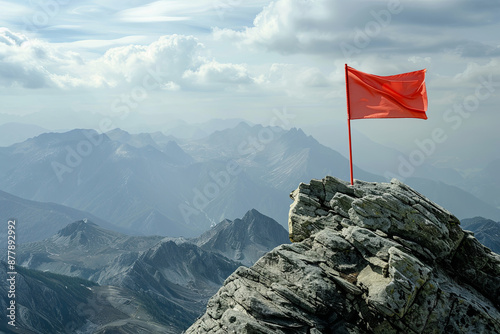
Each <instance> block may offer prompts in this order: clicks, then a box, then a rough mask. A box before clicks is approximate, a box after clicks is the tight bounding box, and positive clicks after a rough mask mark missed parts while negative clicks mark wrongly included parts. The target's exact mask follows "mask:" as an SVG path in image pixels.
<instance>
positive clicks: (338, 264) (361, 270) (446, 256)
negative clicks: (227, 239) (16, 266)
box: [187, 176, 500, 333]
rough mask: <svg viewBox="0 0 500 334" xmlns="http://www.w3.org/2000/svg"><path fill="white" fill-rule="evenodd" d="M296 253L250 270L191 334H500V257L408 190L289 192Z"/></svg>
mask: <svg viewBox="0 0 500 334" xmlns="http://www.w3.org/2000/svg"><path fill="white" fill-rule="evenodd" d="M290 196H291V198H292V199H293V200H294V202H293V203H292V205H291V206H290V214H289V222H288V224H289V233H290V239H291V240H292V241H293V242H294V243H293V244H291V245H282V246H279V247H277V248H275V249H274V250H272V251H271V252H269V253H267V254H266V255H265V256H263V257H262V258H261V259H260V260H259V261H258V262H257V263H256V264H255V265H254V266H252V267H251V268H245V267H240V268H239V269H238V270H237V271H236V272H234V273H233V274H232V275H231V276H230V277H229V278H228V279H227V280H226V282H225V283H224V286H223V287H222V288H221V289H220V290H219V292H218V293H217V294H216V295H215V296H214V297H212V299H211V300H210V301H209V303H208V306H207V312H206V313H205V314H204V315H203V316H202V317H201V318H200V319H198V321H196V322H195V323H194V324H193V325H192V326H191V327H190V328H189V329H188V330H187V333H402V332H405V333H500V312H499V308H500V256H499V255H497V254H495V253H492V252H491V251H490V250H489V249H488V248H486V247H485V246H483V245H481V244H480V243H479V242H478V241H477V240H476V239H475V238H474V237H473V236H472V235H471V234H470V233H468V232H465V231H463V230H462V229H461V228H460V221H459V220H458V219H457V218H456V217H455V216H453V214H451V213H450V212H448V211H447V210H445V209H444V208H442V207H440V206H439V205H437V204H435V203H433V202H431V201H430V200H428V199H427V198H425V197H424V196H423V195H421V194H419V193H418V192H416V191H415V190H413V189H411V188H410V187H408V186H407V185H405V184H403V183H401V182H399V181H397V180H393V181H391V182H390V183H367V182H362V181H356V182H355V184H354V185H350V184H348V183H347V182H344V181H342V180H339V179H336V178H333V177H330V176H327V177H325V178H324V179H322V180H312V181H311V182H310V183H309V184H304V183H301V184H300V185H299V187H298V188H297V189H296V190H295V191H293V192H292V193H291V195H290Z"/></svg>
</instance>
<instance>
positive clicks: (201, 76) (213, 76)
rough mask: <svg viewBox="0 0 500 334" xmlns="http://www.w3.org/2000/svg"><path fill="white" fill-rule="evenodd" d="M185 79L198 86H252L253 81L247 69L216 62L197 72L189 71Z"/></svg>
mask: <svg viewBox="0 0 500 334" xmlns="http://www.w3.org/2000/svg"><path fill="white" fill-rule="evenodd" d="M183 78H184V79H186V80H187V81H189V82H192V83H194V84H198V85H204V86H205V87H207V86H208V85H214V84H229V86H228V87H232V88H235V87H234V86H233V85H240V84H250V83H252V82H253V79H252V78H251V77H250V75H249V73H248V70H247V68H246V67H245V66H244V65H239V64H220V63H217V62H215V61H211V62H208V63H206V64H203V65H201V66H200V67H199V68H198V69H196V70H195V71H193V70H187V71H186V72H184V74H183ZM212 88H215V86H213V87H212Z"/></svg>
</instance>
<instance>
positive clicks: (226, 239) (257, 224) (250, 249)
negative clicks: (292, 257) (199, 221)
mask: <svg viewBox="0 0 500 334" xmlns="http://www.w3.org/2000/svg"><path fill="white" fill-rule="evenodd" d="M192 242H194V243H195V244H196V245H198V246H200V247H201V248H202V249H205V250H210V251H215V252H218V253H219V254H221V255H224V256H226V257H228V258H230V259H233V260H235V261H240V262H242V263H243V264H245V265H251V264H253V263H254V262H255V261H257V259H259V258H260V257H261V256H262V255H264V254H265V253H266V252H268V251H269V250H271V249H272V248H273V247H276V246H277V245H281V244H284V243H289V242H290V241H289V240H288V233H287V231H286V230H285V229H284V228H283V227H282V226H281V225H280V224H279V223H278V222H276V221H275V220H274V219H272V218H269V217H267V216H265V215H263V214H261V213H260V212H259V211H257V210H255V209H251V210H249V211H248V212H247V213H246V214H245V215H244V216H243V218H242V219H235V220H233V221H231V220H224V221H222V222H220V223H219V224H217V225H216V226H215V227H214V228H212V229H211V230H209V231H207V232H205V233H204V234H202V235H201V236H200V237H198V238H196V239H194V240H193V241H192Z"/></svg>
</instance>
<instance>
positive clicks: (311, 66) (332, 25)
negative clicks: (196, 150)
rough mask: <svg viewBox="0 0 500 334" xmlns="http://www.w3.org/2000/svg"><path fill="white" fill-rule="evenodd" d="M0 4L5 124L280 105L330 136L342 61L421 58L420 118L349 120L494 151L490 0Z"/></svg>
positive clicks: (43, 0) (498, 44)
mask: <svg viewBox="0 0 500 334" xmlns="http://www.w3.org/2000/svg"><path fill="white" fill-rule="evenodd" d="M0 6H1V8H2V13H1V14H0V86H1V93H0V94H1V100H2V102H1V104H0V124H2V123H6V122H8V121H25V122H30V123H33V122H38V123H39V124H38V125H41V126H44V127H46V128H49V129H60V128H72V127H86V128H95V129H99V127H100V125H99V124H100V121H101V120H102V119H103V118H106V117H107V118H111V119H112V122H113V124H116V125H117V126H120V127H123V128H125V129H127V128H129V129H133V128H134V126H136V127H137V125H138V124H143V125H144V127H145V128H147V127H150V128H151V130H161V127H162V126H167V124H168V123H169V122H172V120H174V119H182V120H186V121H188V122H202V121H205V120H209V119H211V118H244V119H247V120H250V121H252V122H256V123H263V124H270V123H273V122H275V121H276V114H277V113H284V112H285V110H286V113H287V114H288V115H289V118H287V121H286V122H284V123H286V124H285V125H287V126H295V127H302V128H304V129H305V130H306V132H308V133H310V134H313V135H317V137H319V138H321V139H322V140H323V141H326V139H324V138H327V137H328V131H330V132H334V133H335V134H332V138H345V133H343V131H345V130H343V129H345V127H346V102H345V82H344V64H345V63H348V64H349V65H350V66H352V67H355V68H357V69H358V70H361V71H364V72H368V73H373V74H378V75H390V74H396V73H401V72H406V71H413V70H418V69H422V68H427V77H426V83H427V89H428V95H429V110H428V117H429V119H428V120H427V121H422V120H368V121H367V120H360V121H355V122H353V127H354V128H355V130H356V131H359V132H360V133H363V134H365V135H366V136H368V137H370V138H372V139H373V140H377V141H379V142H382V143H384V144H388V145H392V146H394V147H397V148H399V149H402V150H405V152H410V153H411V152H412V150H415V149H418V146H416V145H417V144H416V142H415V141H416V140H419V139H420V140H425V139H432V140H434V141H435V142H436V143H437V144H438V145H436V147H437V148H436V150H437V151H438V152H441V153H440V154H438V155H435V156H434V160H435V161H434V162H436V163H437V162H438V160H440V159H441V160H446V159H452V158H457V156H460V154H463V153H461V152H462V151H464V150H465V151H467V152H469V153H470V154H468V156H467V157H464V158H463V159H469V160H470V159H474V158H475V155H474V154H476V155H477V152H485V153H484V154H488V155H489V156H493V155H494V154H495V153H496V156H495V157H498V150H499V149H498V148H497V146H498V145H497V143H498V142H499V139H500V138H499V137H500V136H499V135H498V125H499V124H500V122H499V121H500V113H499V110H498V109H499V108H498V106H499V103H500V37H499V34H498V31H500V1H498V0H476V1H465V0H454V1H431V0H423V1H404V0H401V1H398V0H387V1H340V0H275V1H263V0H245V1H243V0H191V1H185V0H184V1H180V0H159V1H152V2H148V1H137V0H121V1H116V0H101V1H96V0H87V1H81V0H30V1H9V0H7V1H5V0H2V1H0ZM19 116H23V117H22V118H20V117H19ZM277 125H279V124H277ZM433 134H434V135H433ZM340 135H341V136H340ZM336 136H337V137H336ZM433 136H435V137H436V138H433ZM474 152H475V153H474ZM482 158H484V157H482Z"/></svg>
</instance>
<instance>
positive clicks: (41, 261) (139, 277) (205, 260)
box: [17, 210, 289, 333]
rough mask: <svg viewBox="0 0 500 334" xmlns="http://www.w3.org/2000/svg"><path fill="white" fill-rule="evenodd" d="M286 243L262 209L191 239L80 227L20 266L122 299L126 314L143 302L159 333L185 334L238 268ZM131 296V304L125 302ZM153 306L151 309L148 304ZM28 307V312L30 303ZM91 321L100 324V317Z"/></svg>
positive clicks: (30, 250) (38, 248)
mask: <svg viewBox="0 0 500 334" xmlns="http://www.w3.org/2000/svg"><path fill="white" fill-rule="evenodd" d="M282 243H289V240H288V233H287V231H286V230H285V229H284V228H283V227H282V226H281V225H280V224H278V223H277V222H276V221H274V220H272V219H271V218H269V217H266V216H264V215H262V214H261V213H259V212H258V211H256V210H250V211H249V212H248V213H247V214H246V215H245V216H244V217H242V218H241V219H236V220H234V221H229V220H225V221H223V222H220V223H219V224H217V225H216V226H215V227H213V228H212V229H211V230H209V231H207V232H206V233H205V234H204V235H202V236H200V237H199V238H195V239H190V240H187V239H183V238H163V237H160V236H130V235H125V234H122V233H119V232H115V231H110V230H107V229H104V228H102V227H100V226H98V225H96V224H94V223H92V222H91V221H89V220H81V221H77V222H74V223H71V224H69V225H67V226H66V227H64V228H63V229H61V230H60V231H58V232H57V233H56V234H54V235H53V236H51V237H50V238H47V239H45V240H42V241H38V242H32V243H26V244H22V245H21V246H19V247H18V253H17V261H18V264H19V266H22V267H24V268H27V269H29V270H31V271H29V272H30V273H31V272H34V273H46V272H50V273H54V274H57V275H58V276H54V277H56V278H54V280H55V281H57V282H61V281H63V282H64V281H65V280H70V281H71V278H78V279H81V280H86V281H87V280H88V281H89V282H92V283H91V284H92V285H95V286H96V287H95V288H94V287H92V291H104V292H103V293H104V294H105V295H106V296H107V295H108V293H109V294H112V295H115V296H116V298H117V299H118V301H117V303H118V305H119V307H122V305H121V304H120V303H121V302H124V300H125V299H126V298H129V299H131V300H132V301H135V300H137V303H139V304H137V305H136V306H137V307H138V308H141V310H143V311H144V312H145V316H147V317H149V318H150V319H153V320H154V321H155V322H157V323H158V325H159V326H165V327H166V328H168V331H165V330H164V329H163V330H164V331H160V332H166V333H179V332H181V331H182V330H183V329H185V328H187V327H188V326H189V325H190V324H191V323H192V322H194V320H195V319H196V318H197V317H198V316H199V315H200V314H201V313H202V312H203V310H204V308H205V306H206V303H207V301H208V299H209V298H210V296H212V295H213V294H214V293H215V292H216V291H217V289H218V288H219V287H220V286H221V285H222V283H223V282H224V280H225V279H226V278H227V277H228V276H229V275H230V274H231V273H232V272H234V270H236V268H238V267H239V266H241V265H242V263H245V264H247V265H252V264H253V263H254V262H255V261H256V260H257V259H258V257H260V256H261V255H263V254H265V253H266V252H267V251H269V250H271V249H272V248H274V247H276V246H277V245H280V244H282ZM197 244H200V247H199V246H197ZM221 245H227V247H221ZM224 255H227V256H228V257H229V258H228V257H226V256H224ZM232 258H235V259H239V260H241V261H235V260H233V259H232ZM27 269H26V270H27ZM33 270H36V271H33ZM63 275H64V276H63ZM61 284H62V283H61ZM89 284H90V283H89ZM96 289H97V290H96ZM20 291H24V290H20ZM125 295H126V296H129V297H126V298H125V297H120V298H119V297H118V296H125ZM149 301H150V302H151V304H148V305H149V306H147V307H146V305H145V304H142V303H143V302H144V303H149ZM24 305H25V306H26V307H28V308H29V306H27V305H28V302H26V303H25V304H24ZM29 305H34V304H33V301H31V304H29ZM63 305H64V302H61V305H60V307H63ZM141 305H142V306H141ZM70 306H71V305H70ZM115 306H116V305H115ZM58 307H59V306H58ZM117 307H118V306H117ZM113 312H114V311H113ZM49 318H50V317H49ZM88 320H89V321H91V322H92V323H93V325H92V326H94V325H95V323H94V319H93V318H90V319H88ZM99 321H101V320H99ZM101 322H102V321H101ZM122 322H124V321H122ZM102 324H103V325H106V326H108V327H109V326H110V325H111V324H109V323H102ZM125 324H126V325H127V326H132V325H133V324H130V323H129V321H127V322H124V326H125ZM80 325H81V326H83V324H80ZM136 325H137V326H139V325H138V324H136ZM54 326H56V324H54ZM89 326H90V325H89ZM134 326H135V325H134ZM118 327H119V326H118ZM120 328H121V330H124V328H125V327H123V328H122V327H120ZM132 328H133V327H132ZM156 332H157V331H149V332H148V331H145V333H156Z"/></svg>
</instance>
